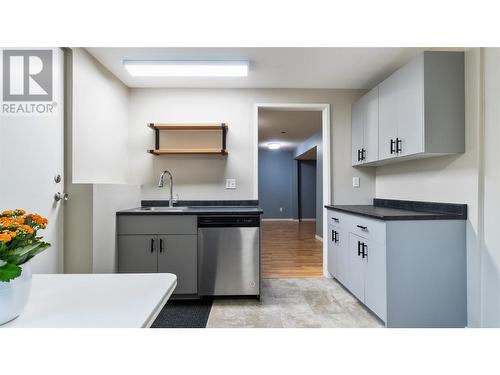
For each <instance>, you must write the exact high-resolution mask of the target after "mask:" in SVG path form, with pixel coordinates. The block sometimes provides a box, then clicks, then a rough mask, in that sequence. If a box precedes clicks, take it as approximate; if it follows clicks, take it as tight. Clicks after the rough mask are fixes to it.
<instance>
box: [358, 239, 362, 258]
mask: <svg viewBox="0 0 500 375" xmlns="http://www.w3.org/2000/svg"><path fill="white" fill-rule="evenodd" d="M359 256H361V242H360V241H358V257H359Z"/></svg>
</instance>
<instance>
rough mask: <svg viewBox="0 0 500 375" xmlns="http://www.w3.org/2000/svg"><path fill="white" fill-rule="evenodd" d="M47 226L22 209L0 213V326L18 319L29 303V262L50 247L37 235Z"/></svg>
mask: <svg viewBox="0 0 500 375" xmlns="http://www.w3.org/2000/svg"><path fill="white" fill-rule="evenodd" d="M47 224H48V220H47V219H46V218H44V217H42V216H40V215H37V214H27V213H26V212H25V211H24V210H19V209H17V210H8V211H3V212H2V213H1V214H0V325H1V324H4V323H7V322H9V321H11V320H13V319H15V318H17V317H18V316H19V315H20V314H21V312H22V311H23V309H24V307H25V305H26V302H27V301H28V296H29V292H30V288H31V268H30V265H29V260H30V259H31V258H33V257H34V256H35V255H37V254H39V253H41V252H42V251H44V250H46V249H48V248H49V247H50V244H49V243H47V242H44V241H42V239H43V237H40V236H38V235H37V232H38V230H40V229H45V228H46V226H47Z"/></svg>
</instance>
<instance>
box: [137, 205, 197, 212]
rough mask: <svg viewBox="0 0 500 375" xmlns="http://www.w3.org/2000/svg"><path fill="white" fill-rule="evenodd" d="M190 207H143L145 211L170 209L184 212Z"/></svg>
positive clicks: (170, 210) (169, 210)
mask: <svg viewBox="0 0 500 375" xmlns="http://www.w3.org/2000/svg"><path fill="white" fill-rule="evenodd" d="M188 208H189V207H184V206H176V207H141V210H144V211H168V212H182V211H186V210H187V209H188Z"/></svg>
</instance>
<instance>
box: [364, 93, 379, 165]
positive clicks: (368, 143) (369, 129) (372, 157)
mask: <svg viewBox="0 0 500 375" xmlns="http://www.w3.org/2000/svg"><path fill="white" fill-rule="evenodd" d="M363 129H364V132H363V133H364V134H363V140H364V142H363V144H364V147H363V149H364V160H363V162H364V163H369V162H373V161H376V160H378V86H377V87H375V88H374V89H372V90H371V91H369V92H368V93H367V94H366V95H365V97H364V128H363Z"/></svg>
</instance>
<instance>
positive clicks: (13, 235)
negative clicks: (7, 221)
mask: <svg viewBox="0 0 500 375" xmlns="http://www.w3.org/2000/svg"><path fill="white" fill-rule="evenodd" d="M2 234H6V235H8V236H10V237H12V238H14V237H15V236H17V232H12V231H10V230H4V231H3V232H2Z"/></svg>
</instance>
